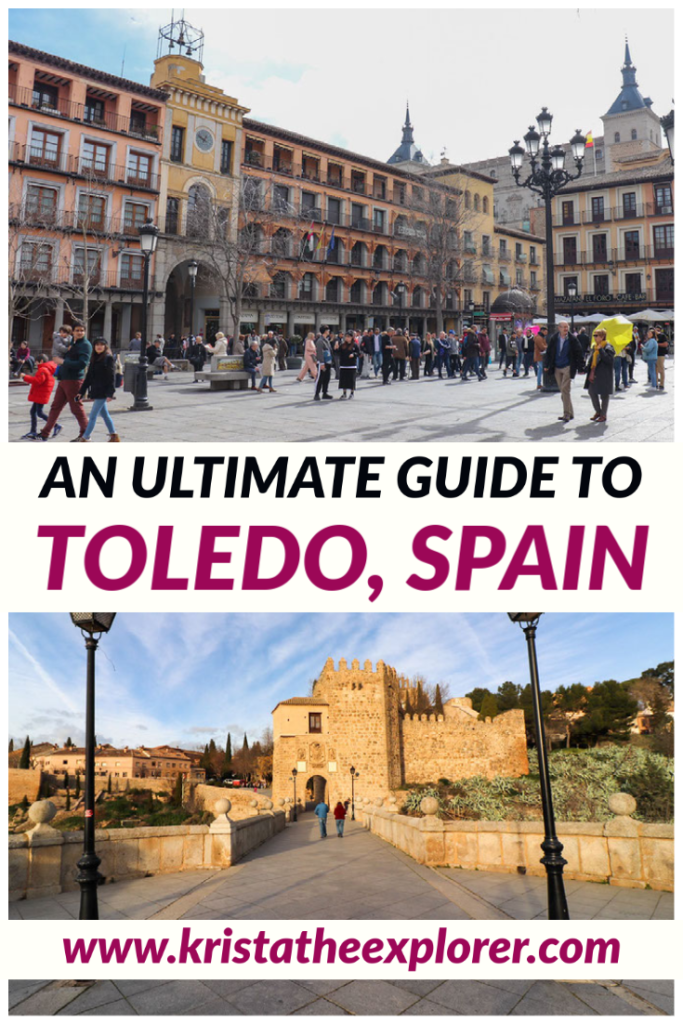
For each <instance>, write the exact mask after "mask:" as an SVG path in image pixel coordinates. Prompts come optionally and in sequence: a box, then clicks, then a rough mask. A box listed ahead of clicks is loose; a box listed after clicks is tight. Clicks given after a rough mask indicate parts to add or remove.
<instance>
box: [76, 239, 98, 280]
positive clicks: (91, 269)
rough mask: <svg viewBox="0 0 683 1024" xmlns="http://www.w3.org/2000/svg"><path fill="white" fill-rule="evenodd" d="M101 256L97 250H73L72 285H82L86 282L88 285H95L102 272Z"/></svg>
mask: <svg viewBox="0 0 683 1024" xmlns="http://www.w3.org/2000/svg"><path fill="white" fill-rule="evenodd" d="M101 259H102V254H101V252H100V251H99V249H82V248H79V249H75V250H74V274H73V282H74V284H82V283H83V281H87V282H88V283H89V284H96V283H97V282H98V281H99V279H100V273H101V270H102V264H101Z"/></svg>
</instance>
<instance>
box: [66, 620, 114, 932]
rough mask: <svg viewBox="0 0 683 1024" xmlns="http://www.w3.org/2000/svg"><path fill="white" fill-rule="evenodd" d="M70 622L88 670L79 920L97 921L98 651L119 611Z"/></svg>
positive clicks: (99, 877)
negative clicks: (81, 639) (85, 654)
mask: <svg viewBox="0 0 683 1024" xmlns="http://www.w3.org/2000/svg"><path fill="white" fill-rule="evenodd" d="M70 614H71V621H72V622H73V624H74V626H77V627H78V629H80V631H81V634H82V635H83V636H84V638H85V649H86V651H87V652H88V671H87V677H86V697H85V786H84V789H83V809H84V822H83V856H82V857H81V859H80V860H79V861H78V874H77V875H76V881H77V882H78V884H79V885H80V887H81V909H80V912H79V915H78V917H79V920H80V921H97V920H98V918H99V913H98V910H97V886H98V885H99V884H100V883H101V882H103V881H104V879H103V877H102V875H101V874H100V873H99V871H98V870H97V869H98V867H99V866H100V858H99V857H98V856H97V854H96V853H95V651H96V650H97V645H98V643H99V639H100V636H101V634H102V633H108V632H109V630H110V629H111V627H112V623H113V621H114V618H115V617H116V612H71V613H70Z"/></svg>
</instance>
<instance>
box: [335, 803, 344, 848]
mask: <svg viewBox="0 0 683 1024" xmlns="http://www.w3.org/2000/svg"><path fill="white" fill-rule="evenodd" d="M345 817H346V808H345V807H344V804H343V803H342V802H341V800H340V801H339V803H338V804H337V806H336V807H335V809H334V823H335V825H336V826H337V836H338V837H339V839H343V838H344V818H345Z"/></svg>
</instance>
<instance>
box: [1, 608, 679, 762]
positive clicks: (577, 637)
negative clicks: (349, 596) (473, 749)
mask: <svg viewBox="0 0 683 1024" xmlns="http://www.w3.org/2000/svg"><path fill="white" fill-rule="evenodd" d="M9 619H10V623H9V625H10V633H9V639H10V642H9V727H10V736H12V737H14V740H15V744H16V742H17V741H23V738H24V737H25V736H26V735H27V734H29V735H30V736H31V738H32V740H34V741H35V742H39V741H42V740H50V741H59V742H64V741H65V740H66V739H67V737H68V736H71V738H72V739H73V740H74V741H75V742H82V740H83V704H84V690H85V650H84V647H83V641H82V638H81V636H80V633H79V632H78V630H77V629H76V628H75V627H74V626H73V625H72V624H71V620H70V619H69V616H68V614H66V613H64V614H45V615H44V614H13V615H10V617H9ZM538 649H539V664H540V673H541V683H542V686H543V687H544V688H545V689H555V688H556V687H557V686H559V685H561V684H570V683H574V682H582V683H585V684H587V685H590V684H592V683H594V682H596V681H599V680H602V679H610V678H612V679H619V680H621V679H630V678H633V677H634V676H638V675H639V674H640V673H641V672H642V671H643V670H644V669H646V668H650V667H652V666H654V665H656V664H657V663H658V662H660V661H668V660H670V659H671V658H672V657H673V616H672V615H668V614H633V615H629V614H619V615H611V614H593V615H565V614H559V613H553V614H548V615H546V616H544V618H543V619H542V620H541V624H540V627H539V648H538ZM328 657H332V658H334V660H335V663H337V662H338V661H339V658H343V657H345V658H346V659H347V661H348V662H349V664H350V663H351V661H352V660H353V659H354V658H358V660H359V661H360V662H361V664H362V663H363V662H364V661H365V660H366V659H368V658H369V659H370V660H372V662H373V664H374V663H375V662H377V661H378V660H380V659H382V660H383V661H385V662H386V663H387V664H390V665H393V666H394V667H395V668H396V669H397V671H398V672H400V673H401V674H402V675H407V676H411V677H412V676H413V675H414V674H415V673H418V672H419V673H421V674H422V675H424V676H425V677H426V678H427V680H428V681H429V682H432V683H436V682H447V683H448V684H449V688H450V695H451V696H452V697H458V696H463V695H464V694H465V693H467V692H468V691H469V690H471V689H472V688H473V687H474V686H488V687H490V688H492V689H495V688H497V687H498V686H499V684H500V683H502V682H504V681H505V680H507V679H510V680H512V681H513V682H516V683H521V684H525V683H526V682H527V681H528V661H527V654H526V644H525V642H524V637H523V635H522V634H521V632H520V630H519V627H517V626H514V625H513V624H512V623H511V622H510V621H509V620H508V618H507V616H506V615H504V614H500V613H481V614H471V615H470V614H438V615H421V614H390V615H386V614H367V615H360V614H346V615H339V614H326V615H316V614H305V615H301V614H292V615H271V614H255V615H248V614H237V615H229V614H198V613H188V614H170V613H169V614H161V613H160V614H154V613H152V614H131V613H120V614H119V615H117V617H116V620H115V622H114V625H113V628H112V630H111V632H110V633H109V634H107V635H106V636H103V637H102V640H101V642H100V648H99V652H98V656H97V738H98V741H99V742H102V743H104V742H110V743H114V744H128V745H130V746H134V745H139V744H144V745H146V746H151V745H154V744H157V743H179V744H182V745H183V746H187V747H194V746H196V745H197V744H199V743H201V744H204V743H206V742H208V740H209V739H210V738H211V737H212V736H213V737H215V738H216V740H217V741H219V742H220V743H224V741H225V735H226V733H227V732H228V731H230V732H231V733H232V735H233V740H234V739H235V737H237V738H238V739H239V741H240V742H241V739H242V735H243V733H245V732H246V733H247V734H248V736H249V739H250V741H251V740H254V739H257V738H258V737H259V736H260V735H261V733H262V732H263V730H264V729H265V728H267V727H269V725H270V712H271V711H272V709H273V708H274V707H275V705H276V704H277V702H278V701H279V700H284V699H286V698H288V697H294V696H304V695H306V694H307V693H308V691H309V684H310V681H311V680H312V679H314V678H315V677H316V676H317V675H318V673H319V672H320V670H321V669H322V667H323V665H324V663H325V661H326V659H327V658H328Z"/></svg>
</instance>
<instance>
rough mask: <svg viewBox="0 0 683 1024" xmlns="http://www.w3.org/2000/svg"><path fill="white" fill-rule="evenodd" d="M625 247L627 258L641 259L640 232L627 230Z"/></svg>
mask: <svg viewBox="0 0 683 1024" xmlns="http://www.w3.org/2000/svg"><path fill="white" fill-rule="evenodd" d="M624 248H625V250H626V253H625V255H626V259H627V260H629V259H631V260H633V259H635V260H638V259H640V232H639V231H626V232H625V233H624Z"/></svg>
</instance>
